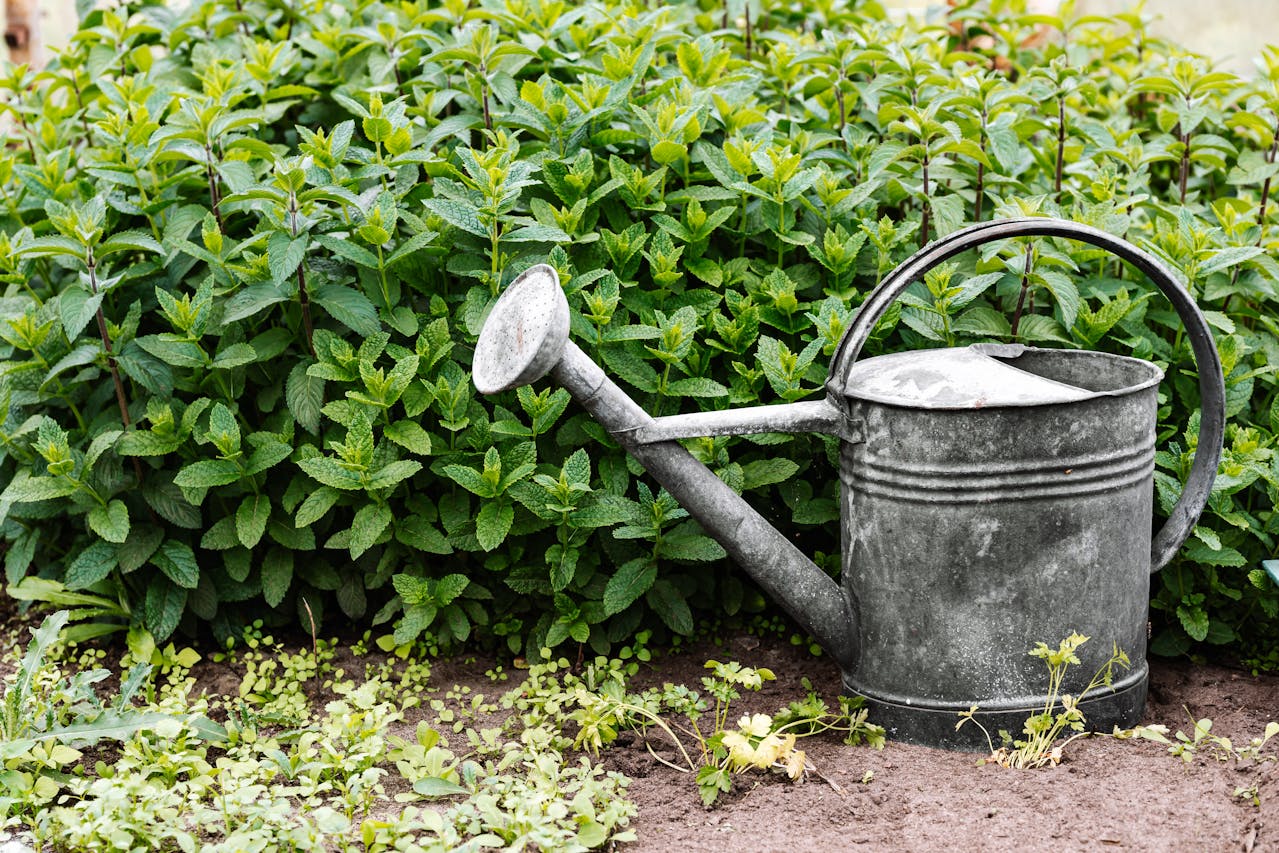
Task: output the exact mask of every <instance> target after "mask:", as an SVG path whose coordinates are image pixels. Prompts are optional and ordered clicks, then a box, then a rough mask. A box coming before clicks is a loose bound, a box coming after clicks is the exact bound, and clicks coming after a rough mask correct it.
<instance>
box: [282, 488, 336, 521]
mask: <svg viewBox="0 0 1279 853" xmlns="http://www.w3.org/2000/svg"><path fill="white" fill-rule="evenodd" d="M340 496H341V493H340V492H338V491H337V490H336V489H334V488H332V487H330V486H320V488H318V489H316V490H315V491H313V492H311V493H310V494H309V495H307V496H306V500H304V501H303V502H302V505H301V506H299V507H298V512H297V515H296V516H295V517H294V519H293V523H294V525H295V526H297V527H310V526H311V525H312V524H314V523H315V522H317V521H319V520H320V519H321V518H323V517H324V515H325V513H327V512H328V511H329V510H330V509H331V508H332V507H333V504H335V503H337V499H338V498H339V497H340Z"/></svg>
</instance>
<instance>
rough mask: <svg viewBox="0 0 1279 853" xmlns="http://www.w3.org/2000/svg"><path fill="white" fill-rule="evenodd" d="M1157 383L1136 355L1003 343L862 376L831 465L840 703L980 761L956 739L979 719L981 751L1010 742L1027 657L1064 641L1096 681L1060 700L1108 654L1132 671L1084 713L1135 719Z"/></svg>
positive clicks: (1028, 683)
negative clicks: (835, 474) (845, 601)
mask: <svg viewBox="0 0 1279 853" xmlns="http://www.w3.org/2000/svg"><path fill="white" fill-rule="evenodd" d="M957 366H958V367H960V368H962V369H959V370H956V369H955V368H956V367H957ZM884 374H889V375H888V376H885V375H884ZM921 374H922V375H924V376H926V377H927V378H926V379H925V380H924V381H923V382H922V383H921V381H920V380H919V379H918V377H919V376H920V375H921ZM955 374H959V376H956V375H955ZM1161 376H1162V371H1160V370H1159V368H1157V367H1156V366H1155V365H1153V364H1150V363H1148V362H1145V361H1141V360H1138V359H1133V358H1125V357H1122V356H1115V355H1109V354H1106V353H1098V352H1081V351H1069V350H1039V349H1031V348H1026V347H1020V346H1010V345H993V346H992V345H981V344H979V345H977V346H974V347H969V348H965V349H949V350H928V351H924V352H919V353H905V354H901V355H889V356H879V357H877V358H872V359H868V360H866V361H863V362H859V363H858V365H857V366H856V368H855V369H854V370H853V371H852V372H851V374H850V376H849V382H848V388H847V389H846V390H845V398H844V399H845V404H846V406H847V412H848V417H849V419H850V420H851V421H852V422H854V423H856V424H858V425H859V432H860V436H859V438H860V440H858V441H845V442H843V443H842V444H841V454H840V457H841V458H840V462H841V464H840V480H841V501H842V518H843V522H844V526H843V556H844V560H843V582H844V586H845V589H846V591H847V592H848V594H849V595H850V597H851V598H852V599H853V600H854V601H856V604H857V608H856V609H857V617H858V622H857V624H858V635H859V642H858V646H859V659H858V662H857V664H856V665H855V666H853V667H851V668H849V669H847V670H845V673H844V688H845V690H846V691H847V692H849V693H853V694H857V695H861V696H864V697H865V698H866V699H867V701H868V702H869V704H870V707H871V719H872V720H874V721H875V722H877V723H878V724H880V725H883V726H885V727H886V728H887V729H889V730H890V732H894V733H895V734H896V735H897V736H898V737H901V738H905V739H908V740H913V741H916V742H922V743H928V744H932V745H945V746H978V745H980V743H984V735H982V733H981V732H980V730H978V729H976V727H972V729H973V731H972V732H971V733H970V732H969V731H967V730H966V729H965V730H960V731H958V732H957V731H955V723H956V721H957V714H958V713H959V712H961V711H967V710H968V709H969V708H970V707H971V706H973V705H977V706H978V708H979V709H980V710H979V713H978V720H979V721H981V722H982V724H983V725H984V726H985V727H986V728H987V729H988V730H989V731H990V732H991V734H992V735H993V734H994V733H995V732H996V731H998V730H999V729H1005V730H1008V731H1011V732H1015V733H1016V732H1020V730H1021V725H1022V723H1023V722H1024V721H1025V718H1026V716H1027V713H1028V709H1032V708H1039V709H1042V708H1043V707H1044V704H1045V701H1046V696H1044V695H1043V694H1044V692H1045V688H1046V685H1047V672H1046V670H1045V667H1044V663H1043V661H1041V660H1039V659H1037V658H1034V657H1031V656H1030V655H1028V654H1027V651H1028V650H1029V648H1030V646H1031V645H1033V642H1035V641H1039V640H1042V641H1047V642H1048V643H1049V644H1051V645H1054V646H1055V644H1056V642H1057V641H1058V640H1060V639H1062V638H1064V637H1066V636H1068V635H1070V634H1071V633H1072V632H1078V633H1080V634H1083V635H1085V636H1088V637H1090V638H1092V642H1090V643H1089V644H1087V645H1086V646H1084V647H1083V648H1081V649H1080V652H1079V653H1080V654H1081V655H1082V656H1083V657H1084V658H1085V659H1086V661H1087V663H1090V664H1094V665H1093V666H1092V667H1091V668H1089V667H1088V666H1079V667H1076V668H1075V669H1074V670H1073V671H1071V672H1070V673H1068V676H1067V679H1068V680H1067V682H1066V684H1065V691H1066V692H1067V693H1073V694H1074V695H1078V693H1079V691H1081V690H1082V689H1083V688H1084V687H1086V686H1087V682H1088V680H1089V679H1090V678H1091V677H1092V675H1093V674H1094V671H1095V670H1096V668H1097V666H1099V665H1100V664H1101V663H1102V662H1104V661H1105V660H1106V658H1107V657H1108V656H1109V654H1110V653H1111V651H1112V648H1113V646H1117V647H1118V648H1120V649H1122V650H1123V651H1124V652H1126V653H1127V654H1128V655H1129V657H1130V658H1131V660H1132V661H1133V666H1132V668H1131V669H1129V670H1127V671H1119V672H1118V673H1117V674H1116V677H1115V681H1114V683H1113V684H1112V685H1111V687H1110V689H1106V690H1103V691H1102V692H1100V693H1097V694H1090V695H1092V696H1093V698H1091V699H1086V700H1085V703H1084V704H1083V705H1082V706H1081V710H1082V711H1083V712H1084V714H1085V716H1086V717H1087V718H1088V719H1089V721H1090V722H1091V723H1092V724H1093V725H1094V726H1098V727H1099V728H1101V729H1104V730H1107V731H1108V730H1110V728H1111V727H1112V726H1114V725H1122V726H1131V725H1133V724H1135V723H1136V722H1137V721H1138V718H1139V716H1140V713H1141V709H1142V707H1143V704H1144V701H1145V691H1146V663H1145V649H1146V609H1147V602H1148V600H1149V579H1150V570H1151V557H1150V534H1151V518H1152V508H1153V506H1152V505H1153V483H1154V481H1153V473H1154V454H1155V447H1154V439H1155V414H1156V406H1157V400H1156V395H1157V386H1158V382H1159V379H1160V377H1161ZM960 378H962V379H963V380H964V381H963V383H962V384H959V383H958V382H957V380H958V379H960ZM869 389H876V390H878V389H883V390H882V391H881V392H880V393H875V391H874V390H869ZM974 738H975V739H976V741H974Z"/></svg>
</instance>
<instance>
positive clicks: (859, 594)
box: [473, 219, 1225, 749]
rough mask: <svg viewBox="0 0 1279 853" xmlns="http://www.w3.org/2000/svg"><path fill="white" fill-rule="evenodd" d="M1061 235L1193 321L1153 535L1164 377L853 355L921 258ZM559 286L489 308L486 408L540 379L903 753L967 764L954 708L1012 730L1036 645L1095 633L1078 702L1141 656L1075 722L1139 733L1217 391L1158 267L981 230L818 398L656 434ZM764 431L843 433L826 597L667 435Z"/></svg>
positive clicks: (546, 270)
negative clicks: (733, 564)
mask: <svg viewBox="0 0 1279 853" xmlns="http://www.w3.org/2000/svg"><path fill="white" fill-rule="evenodd" d="M1030 236H1051V237H1065V238H1070V239H1074V240H1080V241H1083V242H1085V243H1090V244H1092V245H1094V246H1097V247H1099V248H1102V249H1105V250H1108V251H1109V252H1111V253H1113V254H1115V255H1117V256H1118V257H1120V258H1123V259H1124V260H1126V261H1128V262H1129V263H1131V264H1132V265H1133V266H1134V267H1136V268H1137V269H1138V270H1140V271H1141V272H1143V273H1145V275H1146V276H1148V277H1149V278H1150V279H1151V280H1152V281H1153V282H1154V283H1155V284H1156V285H1157V286H1158V287H1159V289H1160V290H1161V291H1163V293H1164V295H1165V296H1167V298H1168V299H1169V301H1171V302H1172V304H1173V306H1174V307H1175V308H1176V310H1177V313H1178V314H1179V315H1180V317H1181V320H1182V322H1183V324H1184V325H1185V327H1186V329H1187V331H1188V334H1189V340H1190V343H1191V346H1192V348H1193V350H1194V354H1195V360H1196V363H1197V365H1198V373H1199V389H1200V396H1201V403H1202V414H1201V419H1200V432H1199V442H1198V447H1197V452H1196V456H1195V459H1194V463H1193V466H1192V468H1191V472H1190V477H1189V481H1188V482H1187V483H1186V485H1185V488H1184V490H1183V492H1182V495H1181V499H1180V501H1179V502H1178V504H1177V506H1176V508H1175V509H1174V510H1173V512H1172V515H1171V517H1170V518H1169V519H1168V521H1167V523H1166V524H1165V525H1164V527H1163V529H1161V530H1160V531H1159V532H1158V534H1156V535H1155V536H1154V537H1153V542H1152V538H1151V535H1150V534H1151V518H1152V509H1153V487H1154V452H1155V448H1154V442H1155V411H1156V395H1157V391H1158V384H1159V380H1160V378H1161V377H1162V376H1163V372H1162V371H1161V370H1160V369H1159V368H1158V367H1156V366H1155V365H1153V364H1151V363H1149V362H1146V361H1143V360H1140V359H1135V358H1128V357H1124V356H1117V355H1110V354H1107V353H1100V352H1084V351H1071V350H1044V349H1035V348H1031V347H1024V346H1021V345H1018V344H977V345H974V346H970V347H964V348H952V349H940V350H925V351H920V352H909V353H900V354H896V355H885V356H879V357H876V358H871V359H867V360H865V361H862V362H858V361H857V355H858V353H859V352H860V351H861V348H862V345H863V344H864V343H865V342H866V339H867V337H868V336H869V335H870V333H871V331H872V329H873V328H874V326H875V323H876V321H877V320H878V319H879V318H880V317H881V316H882V315H883V314H884V312H885V311H886V310H887V309H888V307H889V306H890V304H891V303H892V302H893V301H894V300H895V299H896V298H897V297H898V296H899V295H900V294H901V293H902V291H904V290H905V289H906V288H907V287H908V286H909V285H910V284H911V283H912V282H914V281H917V280H919V279H921V278H922V277H923V275H924V273H925V272H926V271H928V270H929V269H931V268H932V267H933V266H935V265H937V264H939V263H941V262H943V261H945V260H946V259H948V258H950V257H953V256H954V255H956V254H958V253H960V252H963V251H965V250H967V249H971V248H973V247H974V246H977V245H980V244H981V243H985V242H988V241H992V240H1002V239H1005V238H1009V237H1030ZM568 330H569V308H568V303H567V301H566V300H565V297H564V293H563V291H562V290H561V289H560V286H559V281H558V278H557V277H556V275H555V272H554V270H552V269H551V268H550V267H548V266H544V265H539V266H536V267H533V268H532V269H530V270H528V271H527V272H525V273H524V274H523V275H521V276H520V277H519V278H518V279H516V280H515V281H514V282H513V283H512V284H511V286H510V287H509V288H508V289H507V291H506V292H505V293H504V294H503V295H502V297H501V298H500V299H499V300H498V301H497V304H496V305H495V307H494V308H493V311H492V312H491V314H490V315H489V318H488V320H487V321H486V323H485V326H484V328H483V330H482V332H481V334H480V340H479V343H478V344H477V346H476V350H475V360H474V372H473V377H474V381H475V385H476V387H477V388H478V389H479V390H480V391H482V392H484V393H489V394H491V393H496V392H498V391H504V390H508V389H511V388H516V387H519V386H521V385H526V384H528V383H530V382H533V381H535V380H537V379H539V378H541V377H542V376H543V375H545V374H547V373H548V372H549V373H550V374H551V376H552V377H554V379H555V381H557V382H558V383H560V384H561V385H563V386H564V387H565V388H567V389H568V390H569V392H570V393H571V394H572V395H573V397H574V398H575V399H576V400H577V401H578V403H580V404H581V405H582V406H583V407H584V408H585V409H586V410H587V411H588V412H589V413H590V414H591V415H592V416H593V417H595V418H596V419H597V420H599V421H600V423H602V424H603V425H604V426H605V427H606V428H607V429H608V431H609V432H610V433H611V434H612V435H613V436H614V438H616V439H617V441H618V442H620V443H621V445H622V446H623V447H625V448H626V450H627V451H628V452H629V453H631V454H632V455H633V456H634V457H635V458H636V459H638V460H639V461H640V463H642V464H643V465H644V467H645V468H646V469H647V470H648V471H649V473H651V474H652V476H653V477H654V478H655V479H656V480H657V481H658V482H659V483H661V484H662V485H663V486H664V487H665V488H666V489H667V490H668V491H669V492H670V493H671V494H672V495H673V496H674V497H675V498H676V499H677V500H678V501H679V502H680V503H681V504H682V505H683V506H684V507H685V508H686V509H687V510H688V511H689V513H690V514H691V515H692V516H693V517H694V518H696V519H697V520H698V522H700V523H701V525H702V527H704V528H705V529H706V531H707V532H708V533H709V534H710V535H712V536H714V537H715V538H716V539H717V540H718V541H719V542H720V543H721V544H722V545H723V546H724V548H725V549H726V550H727V551H728V553H729V554H730V555H731V556H732V557H733V559H734V560H736V561H737V562H738V563H739V564H740V565H741V566H742V567H743V568H745V569H746V571H747V572H748V573H750V575H751V577H752V578H754V580H755V582H756V583H757V584H759V586H760V587H762V588H763V589H764V590H765V591H766V592H767V593H768V594H769V595H771V596H772V597H773V598H774V599H775V600H776V601H778V602H779V603H781V604H782V606H783V607H785V609H786V610H787V612H788V613H790V615H791V616H792V617H793V618H794V619H795V620H796V621H797V622H798V623H799V624H800V625H801V626H803V628H804V629H805V630H807V631H808V632H809V633H810V634H812V636H813V637H815V638H816V639H817V640H818V642H820V643H821V645H822V646H823V648H825V649H826V651H827V652H829V653H830V655H831V656H832V657H834V659H835V660H836V662H837V663H838V664H839V667H840V669H841V671H842V673H843V686H844V690H845V692H847V693H849V694H854V695H860V696H863V697H865V699H866V700H867V703H868V706H869V708H870V714H871V717H870V718H871V720H872V721H874V722H877V723H879V724H880V725H883V726H885V727H886V728H887V729H888V731H889V734H890V736H892V737H895V738H897V739H900V740H905V741H910V742H914V743H922V744H927V745H932V746H943V747H948V748H960V749H979V748H982V747H984V746H985V737H984V735H982V733H981V732H980V731H979V730H978V729H977V728H976V727H975V726H966V727H964V728H963V729H962V730H960V731H958V732H956V730H955V723H956V722H957V716H956V715H957V712H960V711H965V710H967V709H968V708H970V707H971V706H972V705H977V706H978V707H979V708H980V711H979V712H978V714H977V719H978V720H979V721H980V722H982V723H983V725H985V726H986V728H987V729H989V730H990V731H991V733H992V734H993V733H994V732H995V731H997V730H998V729H1001V728H1002V729H1007V730H1009V731H1012V732H1019V731H1020V730H1021V724H1022V723H1023V722H1024V720H1025V718H1026V716H1027V715H1028V714H1029V713H1032V712H1034V711H1036V710H1042V708H1043V707H1044V704H1045V702H1046V701H1047V699H1048V697H1047V695H1046V691H1047V686H1048V685H1047V672H1046V670H1045V668H1044V665H1043V662H1042V661H1040V660H1038V659H1036V658H1032V657H1030V656H1029V655H1028V654H1027V651H1028V650H1029V649H1030V647H1031V646H1032V645H1033V644H1034V643H1035V642H1039V641H1042V642H1045V643H1048V644H1049V645H1052V646H1055V645H1056V643H1057V641H1059V640H1061V639H1062V638H1064V637H1066V636H1067V635H1068V634H1070V632H1072V631H1078V632H1080V633H1082V634H1085V635H1087V636H1089V637H1091V638H1092V640H1091V642H1089V643H1088V644H1086V645H1085V646H1084V647H1083V648H1082V649H1081V650H1080V657H1081V665H1079V666H1076V667H1074V668H1073V669H1072V670H1071V673H1070V674H1069V675H1068V676H1067V680H1066V683H1064V684H1063V685H1062V690H1063V692H1065V693H1073V694H1075V695H1078V693H1079V691H1080V690H1082V689H1083V688H1084V687H1085V686H1086V684H1087V682H1088V680H1089V679H1090V678H1091V677H1092V675H1093V673H1094V672H1095V671H1096V669H1097V668H1098V667H1099V666H1100V665H1101V663H1103V662H1104V661H1105V660H1106V659H1107V658H1108V657H1109V655H1110V653H1111V651H1112V646H1113V645H1118V647H1119V648H1120V649H1122V650H1123V651H1125V652H1126V653H1127V654H1128V655H1129V657H1130V658H1131V660H1132V667H1131V669H1129V670H1127V671H1119V672H1118V675H1117V677H1116V679H1115V681H1114V684H1113V685H1112V688H1111V689H1109V690H1103V691H1102V692H1100V693H1094V694H1091V697H1092V698H1089V699H1087V700H1086V701H1085V702H1084V703H1083V704H1082V705H1081V710H1082V711H1083V712H1084V713H1085V714H1086V716H1087V718H1088V723H1089V727H1090V728H1095V729H1097V730H1109V729H1110V728H1111V727H1112V726H1114V725H1121V726H1131V725H1133V724H1135V723H1136V722H1138V720H1139V718H1140V716H1141V713H1142V710H1143V708H1144V706H1145V700H1146V681H1147V666H1146V624H1147V623H1146V616H1147V603H1148V600H1149V587H1150V574H1151V573H1152V572H1153V571H1156V570H1158V569H1159V568H1161V567H1162V566H1163V565H1164V564H1165V563H1167V562H1168V561H1169V560H1170V559H1171V558H1172V556H1173V554H1174V553H1175V552H1176V551H1177V549H1178V547H1180V545H1181V543H1182V542H1183V541H1184V540H1185V539H1186V537H1187V536H1188V535H1189V534H1190V532H1191V530H1192V528H1193V527H1194V524H1195V521H1196V519H1197V518H1198V517H1199V514H1200V512H1201V511H1202V510H1203V507H1204V504H1205V503H1206V501H1207V499H1208V494H1209V492H1210V491H1211V488H1212V483H1213V479H1214V477H1215V475H1216V471H1217V463H1218V461H1219V459H1220V456H1221V440H1222V429H1223V426H1224V420H1225V412H1224V399H1225V387H1224V382H1223V378H1222V374H1221V363H1220V361H1219V359H1218V357H1217V350H1216V347H1215V345H1214V343H1213V340H1212V336H1211V334H1210V332H1209V331H1208V326H1207V324H1206V322H1205V321H1204V318H1203V315H1202V314H1201V313H1200V312H1199V309H1198V308H1197V307H1196V306H1195V303H1194V301H1193V300H1192V299H1191V297H1190V295H1189V294H1188V293H1187V291H1186V290H1185V288H1183V287H1182V286H1181V285H1180V284H1179V283H1178V282H1177V280H1176V279H1175V278H1174V277H1173V276H1172V275H1171V274H1170V273H1169V272H1168V270H1167V269H1165V268H1164V267H1163V266H1162V265H1161V264H1160V263H1159V262H1158V261H1156V260H1155V259H1154V258H1153V257H1151V256H1150V255H1148V254H1146V253H1145V252H1143V251H1141V250H1140V249H1138V248H1136V247H1135V246H1133V245H1131V244H1130V243H1127V242H1125V241H1123V240H1120V239H1118V238H1116V237H1113V236H1111V235H1109V234H1107V233H1105V232H1103V231H1099V230H1096V229H1093V228H1089V227H1086V226H1082V225H1077V224H1074V223H1070V222H1066V221H1062V220H1053V219H1021V220H1005V221H999V222H989V223H982V224H978V225H974V226H972V227H969V228H967V229H964V230H961V231H958V232H955V233H953V234H951V235H949V236H948V237H945V238H944V239H941V240H939V241H937V242H935V243H933V244H932V245H930V246H927V247H925V248H924V249H921V250H920V251H919V252H918V253H916V254H915V255H914V256H913V257H911V258H910V259H909V260H907V261H906V262H905V263H904V264H903V265H902V266H901V267H899V268H898V269H897V270H896V271H894V272H893V273H892V275H890V276H889V277H888V278H887V279H886V280H884V281H883V283H882V284H881V285H880V287H879V288H878V289H877V290H876V291H875V292H874V293H872V294H871V295H870V296H869V297H868V298H867V300H866V302H865V304H864V305H863V306H862V308H861V310H860V312H859V313H858V315H857V318H856V320H855V321H854V322H853V324H852V325H851V326H850V327H849V329H848V331H847V332H846V333H845V335H844V338H843V340H842V341H841V342H840V345H839V349H838V351H837V352H836V353H835V358H834V361H833V363H832V364H831V369H830V375H829V379H828V380H827V383H826V387H827V396H826V398H825V399H823V400H818V401H812V402H800V403H792V404H788V405H773V406H760V407H755V408H748V409H738V410H733V411H724V412H701V413H696V414H688V415H675V416H671V417H663V418H653V417H650V416H649V415H648V414H646V413H645V412H644V411H643V410H642V409H641V408H640V407H639V406H638V405H637V404H636V403H635V402H634V401H633V400H631V399H630V398H629V397H628V396H627V395H626V394H625V392H623V391H622V390H621V389H620V388H618V387H617V386H616V385H615V384H613V382H612V381H610V380H609V379H608V377H606V376H605V375H604V372H603V371H602V370H601V369H600V367H599V366H598V365H596V364H595V363H594V362H593V361H592V360H591V359H590V358H589V357H588V356H587V355H586V354H585V353H583V352H582V350H581V349H579V348H578V347H577V346H576V345H575V344H574V343H573V342H572V341H570V340H569V338H568ZM763 432H820V433H826V434H830V435H835V436H838V437H839V438H840V439H841V444H840V448H841V449H840V482H841V486H842V488H841V504H842V520H843V566H842V578H841V583H842V585H841V583H836V582H835V581H833V580H831V578H830V577H828V576H827V575H826V574H825V573H824V572H823V571H822V570H821V569H819V568H818V567H817V566H816V565H814V564H813V562H812V561H811V560H809V559H808V558H807V557H805V556H804V555H803V554H802V553H801V552H800V551H799V550H798V549H797V548H796V547H795V546H794V545H793V544H792V543H791V542H790V541H789V540H788V539H787V538H786V537H785V536H784V535H783V534H782V533H781V532H779V531H778V530H776V529H775V528H774V527H773V526H772V525H770V524H769V523H768V522H767V521H766V520H765V519H764V518H763V517H762V516H761V515H760V514H759V513H758V512H756V511H755V510H754V509H753V508H752V507H751V506H750V505H749V504H747V502H746V501H745V500H743V499H742V498H741V496H739V495H738V494H736V493H735V492H734V491H733V490H732V489H730V488H729V487H728V486H727V485H725V484H724V483H723V482H722V481H720V480H719V478H717V477H716V476H715V474H714V473H712V472H711V471H710V469H708V468H707V467H706V466H705V465H703V464H702V463H700V462H698V461H697V460H696V459H694V458H693V456H692V455H691V454H689V453H688V451H686V450H685V449H684V448H683V447H682V446H681V445H680V444H679V443H678V441H677V440H678V439H681V438H690V437H695V436H712V435H741V434H748V433H763Z"/></svg>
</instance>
